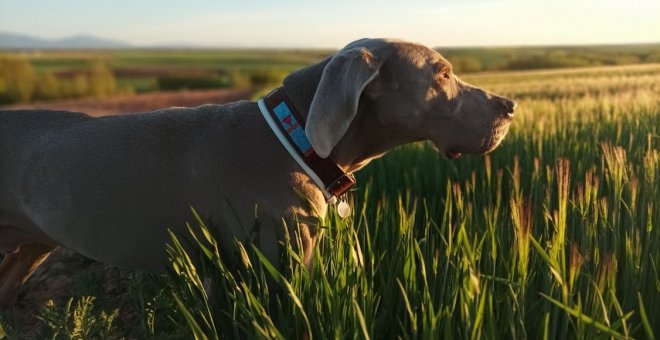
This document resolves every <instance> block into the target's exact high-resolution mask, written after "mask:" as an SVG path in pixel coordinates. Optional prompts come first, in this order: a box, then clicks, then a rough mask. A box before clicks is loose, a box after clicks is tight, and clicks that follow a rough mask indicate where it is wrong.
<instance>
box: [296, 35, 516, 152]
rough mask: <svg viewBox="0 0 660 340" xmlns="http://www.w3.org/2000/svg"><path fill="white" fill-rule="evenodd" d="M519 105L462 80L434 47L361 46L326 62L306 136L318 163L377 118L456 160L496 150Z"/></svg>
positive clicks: (375, 42) (378, 42)
mask: <svg viewBox="0 0 660 340" xmlns="http://www.w3.org/2000/svg"><path fill="white" fill-rule="evenodd" d="M515 106H516V103H515V102H514V101H513V100H511V99H508V98H504V97H501V96H497V95H494V94H492V93H490V92H487V91H485V90H482V89H480V88H477V87H475V86H472V85H470V84H467V83H465V82H463V81H461V80H460V79H459V78H458V77H457V76H456V75H454V74H453V72H452V66H451V64H450V63H449V62H448V61H447V60H446V59H445V58H443V57H442V56H441V55H440V54H439V53H438V52H436V51H434V50H432V49H430V48H428V47H425V46H423V45H419V44H415V43H410V42H405V41H398V40H384V39H362V40H358V41H355V42H353V43H351V44H349V45H347V46H346V47H345V48H343V49H342V50H340V51H339V52H338V53H337V54H335V55H334V56H332V57H331V58H330V59H329V60H328V61H326V62H325V67H324V68H323V73H322V75H321V77H320V81H319V82H318V86H317V88H316V92H315V93H314V96H313V99H312V101H311V105H310V107H309V113H308V117H307V125H306V128H305V132H306V133H307V135H308V137H309V139H310V141H311V143H312V145H313V147H314V149H316V151H317V153H318V154H319V156H321V157H328V156H329V155H330V154H331V153H332V151H333V149H334V148H335V147H336V146H337V144H338V143H339V142H340V140H341V139H342V138H343V137H344V135H345V134H346V132H347V130H348V129H349V127H350V126H351V125H352V124H353V123H354V120H356V117H358V116H359V115H358V113H360V114H361V115H373V116H375V117H376V118H377V121H378V122H379V123H380V124H382V126H386V127H390V128H391V127H394V128H395V129H397V131H405V133H406V134H408V135H409V136H408V137H409V140H411V141H413V140H431V141H432V142H433V144H434V145H435V147H436V148H437V149H438V150H439V152H441V153H442V154H444V155H446V156H447V157H449V158H457V157H458V156H460V154H461V153H472V154H479V153H487V152H490V151H492V150H493V149H495V148H496V147H497V145H498V144H499V143H500V142H501V141H502V139H503V138H504V136H505V135H506V133H507V131H508V128H509V124H510V123H511V120H512V119H513V112H514V109H515ZM372 118H373V117H372ZM388 131H393V130H392V129H389V130H388ZM381 138H388V136H381Z"/></svg>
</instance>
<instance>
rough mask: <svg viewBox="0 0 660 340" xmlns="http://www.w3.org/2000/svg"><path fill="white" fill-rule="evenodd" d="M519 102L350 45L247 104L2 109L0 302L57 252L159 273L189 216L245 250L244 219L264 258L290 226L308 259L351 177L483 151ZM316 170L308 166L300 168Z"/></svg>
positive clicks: (410, 48)
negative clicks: (436, 156)
mask: <svg viewBox="0 0 660 340" xmlns="http://www.w3.org/2000/svg"><path fill="white" fill-rule="evenodd" d="M269 101H270V103H269ZM269 104H270V106H269ZM515 107H516V103H515V101H513V100H511V99H508V98H505V97H502V96H498V95H495V94H492V93H489V92H487V91H485V90H482V89H480V88H477V87H475V86H472V85H469V84H467V83H465V82H463V81H461V80H460V79H459V78H458V77H456V75H454V73H453V72H452V66H451V64H450V63H449V62H448V61H447V60H446V59H444V58H443V57H442V56H441V55H440V54H439V53H438V52H436V51H435V50H432V49H430V48H428V47H425V46H423V45H421V44H417V43H412V42H407V41H402V40H392V39H361V40H358V41H355V42H352V43H350V44H348V45H347V46H346V47H344V48H343V49H341V50H339V51H338V52H337V53H336V54H334V55H332V56H330V57H328V58H326V59H325V60H323V61H321V62H319V63H318V64H315V65H312V66H308V67H306V68H302V69H300V70H298V71H295V72H293V73H291V74H290V75H288V76H287V77H286V78H285V79H284V81H283V85H282V87H281V88H280V89H278V90H277V91H276V92H274V93H273V94H271V95H269V96H267V97H266V98H265V99H264V100H262V101H260V102H258V103H257V102H252V101H239V102H234V103H230V104H226V105H203V106H199V107H195V108H170V109H163V110H159V111H154V112H148V113H140V114H128V115H119V116H106V117H99V118H92V117H90V116H87V115H85V114H82V113H73V112H64V111H48V110H18V111H9V110H4V111H0V252H2V253H4V254H6V255H5V257H4V260H3V262H2V264H1V265H0V304H3V305H9V304H11V303H13V301H14V300H15V298H16V292H17V289H18V288H19V287H20V285H21V284H22V283H23V282H25V281H26V280H27V279H28V278H29V277H30V275H31V273H32V272H33V271H34V270H35V269H36V268H37V266H39V264H40V263H41V262H43V261H44V260H45V259H46V257H47V256H48V254H49V253H50V252H51V251H52V250H53V249H55V248H56V247H60V246H62V247H66V248H70V249H72V250H74V251H76V252H78V253H80V254H82V255H84V256H86V257H89V258H91V259H94V260H96V261H100V262H103V263H106V264H111V265H115V266H118V267H122V268H127V269H136V270H148V271H162V270H164V269H165V268H166V267H167V265H168V260H167V253H166V250H165V244H166V243H167V242H168V240H169V234H168V228H170V229H171V230H173V231H174V232H175V233H179V234H185V233H186V221H190V220H192V219H193V216H192V212H191V209H190V207H191V206H192V207H194V208H195V209H196V211H199V212H200V213H201V214H203V215H204V216H206V217H208V218H209V219H211V220H213V221H214V225H216V226H217V227H215V230H214V232H216V233H217V235H219V240H218V242H219V246H220V248H221V249H233V241H234V239H238V240H246V239H248V237H250V233H251V232H252V231H251V228H250V226H252V225H254V222H255V216H256V218H257V220H258V226H259V237H258V242H257V243H258V246H259V247H260V249H261V251H262V252H263V253H264V254H265V255H266V257H267V258H269V259H270V260H271V261H273V262H275V263H277V261H278V259H279V250H278V241H280V240H282V239H283V238H284V237H285V236H286V235H285V233H287V232H292V231H286V229H285V228H283V227H282V226H283V221H284V222H286V221H289V222H290V224H292V223H291V222H292V221H294V220H295V221H297V222H299V223H296V225H297V228H296V230H295V231H293V232H295V236H296V237H298V238H299V239H300V245H301V246H302V248H303V249H302V254H304V259H303V261H304V263H306V264H308V263H309V262H310V260H311V255H312V250H313V248H314V245H315V242H316V238H317V235H318V233H317V230H316V228H315V225H314V223H311V222H305V221H311V220H313V221H318V219H322V218H323V217H324V216H325V215H326V212H327V209H328V204H329V203H333V202H334V201H336V200H337V198H338V196H341V195H343V193H344V192H345V191H346V189H347V188H349V187H350V185H351V184H352V183H353V178H352V176H351V174H352V173H353V172H355V171H357V170H359V169H361V168H362V167H364V166H365V165H367V163H369V162H370V161H371V160H373V159H375V158H378V157H380V156H382V155H383V154H385V153H386V152H387V151H388V150H390V149H391V148H393V147H395V146H398V145H402V144H407V143H412V142H416V141H423V140H429V141H431V142H432V143H433V145H434V146H435V148H437V150H438V151H439V152H440V153H441V154H443V155H445V156H446V157H447V158H451V159H453V158H457V157H459V156H460V155H461V154H463V153H469V154H483V153H488V152H490V151H492V150H493V149H495V148H496V147H497V146H498V144H499V143H500V142H501V141H502V139H503V138H504V136H505V135H506V133H507V131H508V128H509V125H510V123H511V121H512V119H513V116H514V110H515ZM277 110H279V111H277ZM276 111H277V112H276ZM291 114H294V115H293V116H291ZM282 115H284V116H282ZM287 115H288V116H287ZM291 117H294V118H293V120H292V119H291ZM273 122H275V123H276V124H274V123H273ZM277 123H279V124H280V125H279V126H278V125H277ZM282 124H284V125H282ZM287 124H288V125H287ZM303 126H304V128H303ZM299 138H302V139H299ZM287 140H288V144H287ZM301 145H302V146H301ZM310 155H311V156H310ZM301 160H302V161H301ZM312 163H313V164H312ZM316 163H318V164H321V166H320V170H318V169H316V170H315V169H314V166H309V167H308V166H307V165H310V164H311V165H315V164H316ZM318 164H316V165H318ZM324 166H325V167H327V169H330V170H327V171H326V170H324V169H326V168H324ZM310 168H311V169H310ZM319 171H320V172H329V173H331V175H332V176H330V177H328V176H325V177H326V178H321V177H323V176H321V175H319V174H318V173H317V172H319ZM317 175H318V176H317ZM333 176H334V177H333ZM328 178H329V179H328ZM344 204H345V203H344ZM226 260H227V261H232V258H231V256H228V259H226Z"/></svg>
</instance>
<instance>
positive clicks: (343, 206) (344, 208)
mask: <svg viewBox="0 0 660 340" xmlns="http://www.w3.org/2000/svg"><path fill="white" fill-rule="evenodd" d="M350 213H351V207H350V206H349V205H348V203H346V201H341V202H339V204H337V214H339V217H341V218H346V217H348V215H349V214H350Z"/></svg>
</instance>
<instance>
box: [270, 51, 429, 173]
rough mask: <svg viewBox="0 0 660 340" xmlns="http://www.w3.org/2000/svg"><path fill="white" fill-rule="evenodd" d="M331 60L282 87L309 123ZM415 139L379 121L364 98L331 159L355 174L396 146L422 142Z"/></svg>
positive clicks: (289, 79) (298, 74)
mask: <svg viewBox="0 0 660 340" xmlns="http://www.w3.org/2000/svg"><path fill="white" fill-rule="evenodd" d="M329 61H330V58H327V59H325V60H324V61H322V62H320V63H318V64H315V65H312V66H309V67H306V68H303V69H301V70H299V71H296V72H294V73H292V74H290V75H289V76H287V77H286V78H285V79H284V83H283V86H282V87H283V88H284V91H285V92H286V93H287V95H288V96H289V100H290V101H291V104H292V105H293V106H294V107H295V109H296V110H297V111H298V112H299V113H300V115H301V116H302V118H303V119H304V120H307V115H308V112H309V108H310V106H311V105H312V100H313V99H314V94H315V93H316V88H317V86H318V84H319V82H320V81H321V76H322V75H323V69H324V68H325V66H326V64H327V63H328V62H329ZM413 136H414V134H413V133H412V132H410V131H408V130H407V129H405V128H402V127H399V126H392V125H385V124H383V123H382V122H381V121H380V120H379V119H378V116H377V112H375V109H374V105H372V102H371V101H370V100H369V99H368V98H366V97H364V96H363V97H362V98H361V99H360V102H359V105H358V113H357V115H356V118H355V119H354V120H353V122H352V123H351V125H350V127H349V128H348V130H347V131H346V134H345V135H344V137H342V139H341V140H340V141H339V143H338V144H337V146H335V148H334V149H333V150H332V153H331V154H330V157H331V158H332V159H333V160H334V161H335V162H336V163H337V165H339V167H340V168H341V169H342V170H343V171H344V172H347V173H350V172H355V171H357V170H359V169H361V168H363V167H364V166H366V165H367V164H368V163H369V162H370V161H371V160H373V159H376V158H379V157H381V156H383V155H384V154H385V153H386V152H387V151H389V150H391V149H392V148H394V147H396V146H399V145H403V144H408V143H411V142H416V141H419V140H421V138H415V137H413Z"/></svg>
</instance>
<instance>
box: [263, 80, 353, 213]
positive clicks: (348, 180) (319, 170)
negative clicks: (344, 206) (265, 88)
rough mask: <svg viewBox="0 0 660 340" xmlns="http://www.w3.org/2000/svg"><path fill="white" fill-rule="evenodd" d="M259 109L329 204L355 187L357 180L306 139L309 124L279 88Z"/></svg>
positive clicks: (266, 98)
mask: <svg viewBox="0 0 660 340" xmlns="http://www.w3.org/2000/svg"><path fill="white" fill-rule="evenodd" d="M259 109H260V110H261V113H262V114H263V115H264V118H265V119H266V122H268V125H270V128H271V129H272V130H273V132H274V133H275V135H276V136H277V138H278V139H279V140H280V142H282V144H283V145H284V147H285V148H286V149H287V151H289V153H290V154H291V156H292V157H293V158H294V159H295V160H296V161H297V162H298V164H299V165H300V166H301V167H302V168H303V170H305V172H306V173H307V175H308V176H309V177H310V178H311V179H312V180H313V181H314V182H315V183H316V185H318V186H319V187H320V188H321V190H322V191H323V194H324V196H325V198H326V200H327V201H328V202H329V203H334V202H336V199H337V198H338V197H341V196H342V195H344V194H345V193H346V191H348V190H349V189H350V188H351V187H353V186H354V185H355V177H354V176H353V174H351V173H348V174H347V173H344V171H343V170H342V169H341V168H340V167H339V166H338V165H337V163H335V162H334V161H333V160H332V159H330V158H329V157H328V158H321V157H320V156H319V155H317V154H316V151H315V150H314V148H313V147H312V144H311V143H310V142H309V139H308V138H307V135H305V121H304V120H303V119H302V117H301V116H300V114H298V112H297V111H296V109H295V108H294V106H293V105H291V102H290V100H288V98H287V97H286V94H285V93H284V89H283V88H281V87H279V88H277V89H275V90H273V91H272V92H271V93H269V94H268V95H266V97H264V98H262V99H260V100H259Z"/></svg>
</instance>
